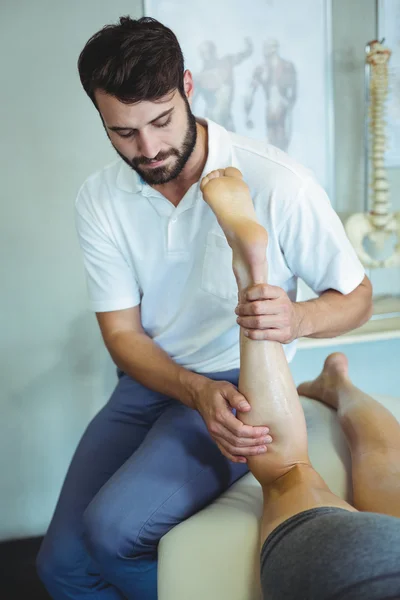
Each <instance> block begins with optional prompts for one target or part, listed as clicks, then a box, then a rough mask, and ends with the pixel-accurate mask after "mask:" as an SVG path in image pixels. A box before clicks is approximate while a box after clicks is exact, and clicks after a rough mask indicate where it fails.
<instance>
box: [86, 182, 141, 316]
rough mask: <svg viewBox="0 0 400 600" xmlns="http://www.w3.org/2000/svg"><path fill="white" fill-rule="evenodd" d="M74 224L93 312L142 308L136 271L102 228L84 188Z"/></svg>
mask: <svg viewBox="0 0 400 600" xmlns="http://www.w3.org/2000/svg"><path fill="white" fill-rule="evenodd" d="M75 222H76V228H77V233H78V238H79V243H80V246H81V249H82V252H83V261H84V266H85V272H86V281H87V288H88V294H89V300H90V304H91V308H92V309H93V310H94V311H95V312H109V311H113V310H122V309H126V308H131V307H133V306H137V305H138V304H140V289H139V285H138V282H137V279H136V276H135V273H134V270H133V269H132V267H131V266H130V265H129V264H128V263H127V261H126V260H125V258H124V256H123V255H122V253H121V251H120V250H119V249H118V247H117V246H116V244H115V243H114V241H113V240H112V238H111V236H110V235H109V234H108V233H107V231H106V229H105V228H104V227H102V225H101V222H100V219H99V218H98V216H97V215H96V213H95V211H94V210H93V206H92V203H91V199H90V195H89V192H88V191H87V190H86V189H85V187H82V188H81V190H80V191H79V193H78V196H77V200H76V205H75Z"/></svg>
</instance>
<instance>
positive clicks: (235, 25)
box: [145, 0, 333, 193]
mask: <svg viewBox="0 0 400 600" xmlns="http://www.w3.org/2000/svg"><path fill="white" fill-rule="evenodd" d="M228 7H229V8H228ZM206 9H207V2H204V0H191V1H190V2H188V1H187V0H146V1H145V15H146V16H150V17H154V18H156V19H158V20H159V21H161V22H162V23H163V24H164V25H167V26H168V27H170V28H171V29H172V30H173V31H174V33H175V34H176V36H177V38H178V40H179V42H180V44H181V47H182V50H183V54H184V58H185V68H187V69H189V70H190V71H191V72H192V74H193V76H194V82H195V96H194V101H193V107H192V108H193V112H194V114H195V115H197V116H205V117H208V118H210V119H212V120H213V121H216V122H217V123H219V124H221V125H223V126H224V127H226V128H227V129H229V130H231V131H235V132H237V133H238V134H240V135H245V136H249V137H254V138H257V139H265V140H267V141H268V142H269V143H270V144H273V145H275V146H278V147H279V148H281V149H282V150H285V151H286V152H288V153H289V154H290V155H292V156H293V157H294V158H296V159H297V160H299V161H300V162H301V163H303V164H305V165H306V166H308V167H310V168H311V169H312V170H313V171H314V173H315V175H316V177H317V179H318V180H319V181H320V183H321V184H322V185H323V186H324V187H325V188H326V189H327V190H328V192H330V193H331V192H332V172H333V164H332V161H333V152H332V150H331V148H332V141H333V140H332V131H331V123H332V121H331V116H332V115H331V110H332V98H331V69H330V58H331V57H330V44H329V39H330V22H329V14H328V10H329V2H328V1H325V0H319V1H318V2H316V1H315V0H302V2H293V0H251V3H246V2H243V0H231V2H229V4H227V3H226V2H225V0H214V1H213V2H212V4H211V3H210V10H206Z"/></svg>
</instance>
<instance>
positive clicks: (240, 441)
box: [219, 428, 272, 454]
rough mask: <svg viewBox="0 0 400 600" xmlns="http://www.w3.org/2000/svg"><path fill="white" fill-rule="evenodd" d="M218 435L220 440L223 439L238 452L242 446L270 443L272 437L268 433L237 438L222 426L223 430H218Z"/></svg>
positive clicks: (249, 446)
mask: <svg viewBox="0 0 400 600" xmlns="http://www.w3.org/2000/svg"><path fill="white" fill-rule="evenodd" d="M219 437H220V438H221V440H224V441H225V442H226V443H228V444H230V445H231V446H233V447H234V448H236V449H237V450H238V451H240V452H241V449H242V448H251V447H253V446H266V445H268V444H271V443H272V437H271V435H270V434H268V435H264V436H261V437H257V438H238V437H235V436H234V435H233V433H231V432H230V431H229V430H228V429H226V428H224V431H223V432H222V431H221V432H220V434H219ZM235 454H237V453H235Z"/></svg>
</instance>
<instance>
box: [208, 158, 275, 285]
mask: <svg viewBox="0 0 400 600" xmlns="http://www.w3.org/2000/svg"><path fill="white" fill-rule="evenodd" d="M200 189H201V191H202V192H203V197H204V200H205V202H206V203H207V204H208V205H209V206H210V208H211V210H212V211H213V212H214V214H215V216H216V217H217V220H218V222H219V224H220V226H221V228H222V230H223V232H224V234H225V236H226V239H227V241H228V244H229V245H230V247H231V248H232V251H233V271H234V273H235V276H236V280H237V282H238V287H239V291H242V290H243V289H245V288H246V287H248V285H250V284H253V285H254V284H257V283H264V282H266V280H267V256H266V250H267V244H268V234H267V232H266V230H265V229H264V227H262V226H261V225H260V224H259V223H258V222H257V216H256V212H255V209H254V206H253V202H252V199H251V196H250V191H249V188H248V187H247V185H246V183H245V182H244V181H243V178H242V174H241V172H240V171H239V170H238V169H236V168H235V167H228V168H227V169H218V170H217V171H212V172H211V173H209V174H208V175H207V176H206V177H203V179H202V181H201V184H200ZM249 275H250V277H249Z"/></svg>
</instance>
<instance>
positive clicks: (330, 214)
mask: <svg viewBox="0 0 400 600" xmlns="http://www.w3.org/2000/svg"><path fill="white" fill-rule="evenodd" d="M201 122H202V123H203V124H204V125H206V126H208V140H209V142H208V143H209V153H208V159H207V163H206V165H205V168H204V172H203V174H204V175H205V174H207V173H208V172H210V171H212V170H213V169H219V168H226V167H228V166H235V167H237V168H238V169H240V170H241V172H242V173H243V176H244V180H245V181H246V183H247V184H248V185H249V188H250V191H251V196H252V198H253V202H254V205H255V209H256V212H257V217H258V219H259V222H260V223H261V224H262V225H263V226H264V227H265V228H266V230H267V231H268V234H269V245H268V250H267V258H268V264H269V283H270V284H272V285H277V286H280V287H281V288H283V289H284V290H285V291H286V292H287V293H288V295H289V297H290V298H291V300H293V301H294V300H296V291H297V280H298V277H300V278H302V279H303V280H304V281H305V282H306V284H307V285H308V286H309V287H310V288H312V289H313V290H314V291H315V292H316V293H317V294H319V293H321V292H323V291H325V290H327V289H329V288H333V289H335V290H338V291H339V292H342V293H343V294H348V293H349V292H351V291H352V290H354V289H355V288H356V287H357V286H358V285H359V284H360V283H361V281H362V279H363V277H364V275H365V272H364V269H363V267H362V265H361V263H360V262H359V260H358V258H357V256H356V253H355V251H354V250H353V247H352V246H351V244H350V242H349V241H348V239H347V237H346V234H345V232H344V229H343V226H342V224H341V222H340V220H339V218H338V216H337V215H336V213H335V212H334V210H333V209H332V207H331V205H330V202H329V200H328V197H327V195H326V193H325V192H324V190H323V189H322V188H321V186H320V185H319V184H318V183H317V182H316V181H315V179H314V177H313V175H312V173H311V172H310V171H309V170H307V169H306V168H304V167H303V166H301V165H299V164H298V163H297V162H296V161H294V160H293V159H292V158H290V157H289V156H288V155H287V154H285V153H284V152H282V151H281V150H279V149H277V148H275V147H273V146H270V145H267V144H266V143H264V142H259V141H256V140H252V139H248V138H245V137H241V136H238V135H236V134H234V133H231V132H228V131H226V130H225V129H224V128H223V127H220V126H219V125H217V124H216V123H213V122H212V121H209V120H207V121H201ZM76 221H77V229H78V234H79V240H80V244H81V247H82V250H83V257H84V264H85V269H86V275H87V282H88V290H89V298H90V301H91V306H92V308H93V310H94V311H96V312H107V311H115V310H121V309H126V308H129V307H133V306H136V305H138V304H140V305H141V318H142V325H143V328H144V329H145V331H146V332H147V334H148V335H149V336H150V337H151V338H152V339H153V340H154V341H155V342H156V343H157V344H159V346H161V347H162V348H163V349H164V350H165V351H166V352H167V353H168V354H169V355H170V356H171V357H172V358H173V359H174V360H175V361H176V362H177V363H179V364H180V365H182V366H184V367H186V368H187V369H190V370H193V371H197V372H199V373H211V372H217V371H224V370H228V369H232V368H237V367H239V326H238V325H237V323H236V315H235V312H234V309H235V306H236V304H237V286H236V281H235V278H234V275H233V271H232V251H231V249H230V247H229V246H228V243H227V242H226V239H225V237H224V235H223V232H222V229H221V228H220V227H219V225H218V223H217V220H216V218H215V216H214V214H213V212H212V211H211V209H210V208H209V206H208V205H207V204H206V203H205V202H204V200H203V199H202V194H201V192H200V182H198V183H196V184H194V185H193V186H192V187H191V188H190V189H189V191H188V192H187V194H186V195H185V197H184V198H183V199H182V200H181V202H180V203H179V204H178V206H177V207H174V206H173V205H172V204H171V202H169V201H168V200H167V199H166V198H165V197H164V196H162V194H160V193H159V192H157V191H156V190H155V189H153V188H152V187H150V186H149V185H147V184H145V183H144V182H143V181H142V180H141V178H140V177H139V176H138V175H137V174H136V173H135V172H134V171H133V170H132V169H131V168H130V167H129V166H128V165H126V164H125V163H124V162H123V161H122V160H120V159H119V160H117V161H116V162H114V163H113V164H111V165H109V166H108V167H106V168H104V169H103V170H101V171H99V172H98V173H95V174H94V175H92V176H91V177H89V178H88V179H87V181H86V182H85V183H84V184H83V186H82V187H81V189H80V191H79V193H78V197H77V201H76ZM295 345H296V344H295V342H293V343H291V344H288V345H285V346H284V349H285V352H286V356H287V359H288V360H289V361H290V360H291V359H292V358H293V356H294V354H295Z"/></svg>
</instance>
